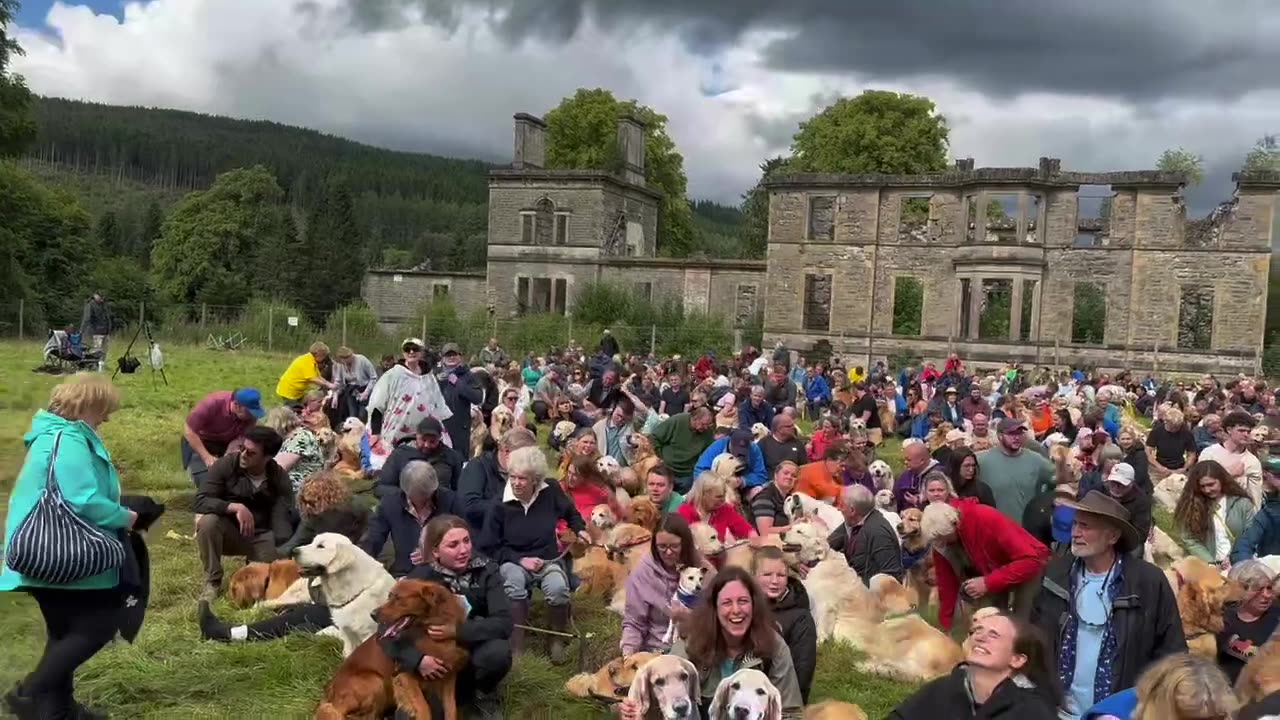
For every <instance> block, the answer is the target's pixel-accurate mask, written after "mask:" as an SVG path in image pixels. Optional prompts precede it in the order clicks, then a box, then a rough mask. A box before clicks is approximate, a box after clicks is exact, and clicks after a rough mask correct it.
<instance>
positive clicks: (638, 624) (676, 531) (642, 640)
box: [619, 513, 708, 657]
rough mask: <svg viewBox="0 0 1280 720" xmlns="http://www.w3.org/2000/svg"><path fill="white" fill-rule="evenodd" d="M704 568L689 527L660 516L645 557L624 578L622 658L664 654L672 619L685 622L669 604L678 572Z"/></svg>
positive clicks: (672, 517)
mask: <svg viewBox="0 0 1280 720" xmlns="http://www.w3.org/2000/svg"><path fill="white" fill-rule="evenodd" d="M686 567H708V563H707V562H706V560H704V559H703V558H702V556H700V555H699V554H698V549H697V547H696V546H695V545H694V542H693V535H692V533H690V532H689V523H688V522H686V521H685V519H684V518H682V517H680V516H679V515H676V514H673V513H667V514H665V515H663V516H662V520H661V521H659V523H658V528H657V530H656V531H655V532H654V533H653V535H652V536H651V537H650V539H649V553H648V554H647V555H645V556H644V557H643V558H641V560H640V564H639V565H637V566H636V569H635V570H633V571H631V573H630V574H629V575H627V581H626V596H627V602H626V605H625V607H624V609H623V611H622V640H621V641H620V642H619V647H620V649H621V650H622V656H623V657H628V656H630V655H633V654H635V653H638V652H656V653H665V652H667V651H668V650H670V649H671V639H669V638H668V637H667V628H668V627H669V626H670V623H671V620H672V618H673V617H676V619H678V620H687V619H688V617H689V611H688V609H687V608H685V607H684V606H683V605H681V604H680V603H673V602H672V601H671V598H672V597H674V596H675V593H676V588H677V587H678V586H679V584H680V570H681V569H682V568H686Z"/></svg>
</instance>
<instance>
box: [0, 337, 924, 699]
mask: <svg viewBox="0 0 1280 720" xmlns="http://www.w3.org/2000/svg"><path fill="white" fill-rule="evenodd" d="M39 357H40V346H39V345H36V344H17V343H0V368H3V370H0V500H4V501H5V502H4V504H3V506H2V507H7V497H8V495H7V493H8V491H9V489H10V488H11V487H12V484H13V479H14V477H15V476H16V474H17V472H18V470H19V468H20V467H21V464H22V459H23V445H22V435H23V434H24V433H25V432H26V431H27V429H28V428H29V425H30V419H31V415H32V413H33V412H34V411H35V410H36V409H38V408H40V407H42V406H43V405H44V403H45V402H46V400H47V398H48V393H49V389H50V388H51V387H52V386H53V385H55V384H56V383H57V382H58V378H56V377H50V376H47V375H42V374H37V373H32V372H31V368H32V367H34V366H36V365H37V364H38V363H39ZM288 359H289V358H288V357H287V356H283V355H269V354H266V353H256V352H251V353H240V354H232V353H211V352H210V351H207V350H204V349H202V348H182V347H167V348H166V360H167V364H168V367H167V369H166V372H167V374H168V377H169V385H168V386H165V385H164V384H163V383H161V382H160V380H159V376H156V378H155V380H154V382H153V378H152V377H151V374H150V370H149V369H147V368H146V367H144V368H142V369H141V370H139V372H138V374H136V375H134V376H120V377H119V378H118V379H117V381H118V384H119V386H120V387H121V389H122V393H123V395H124V407H123V409H122V410H121V411H120V412H119V413H118V414H117V415H115V416H114V417H113V418H112V419H111V421H110V422H109V423H107V424H106V425H105V426H104V427H103V430H102V434H103V437H104V439H105V441H106V444H107V447H108V448H109V449H110V451H111V453H112V456H113V458H114V460H115V462H116V465H117V467H118V468H119V471H120V476H121V478H122V481H123V483H124V486H125V489H126V491H127V492H132V493H145V494H149V495H151V496H153V497H155V498H156V499H158V500H160V501H162V502H165V503H167V504H168V512H167V513H166V515H165V516H164V517H163V518H162V519H161V521H160V522H159V523H158V524H157V526H156V527H155V528H154V529H153V530H152V531H151V532H150V536H149V539H148V541H149V546H150V549H151V555H152V562H153V569H152V595H151V605H150V609H149V611H148V614H147V622H146V625H145V626H144V627H143V630H142V634H141V636H140V637H139V638H138V642H137V643H136V644H134V645H128V644H125V643H123V642H116V643H114V644H113V645H111V646H110V647H109V648H108V649H106V650H105V651H104V652H102V653H100V654H99V655H98V656H97V657H95V658H94V659H93V660H92V661H90V662H89V663H88V664H87V665H86V666H85V667H84V668H82V670H81V672H80V675H79V676H78V679H77V691H78V697H79V699H80V700H81V701H82V702H85V703H87V704H89V705H91V706H93V707H95V708H98V709H100V710H103V711H106V712H108V713H110V714H111V715H112V716H113V717H119V718H305V717H309V716H310V714H311V712H312V710H313V709H314V707H315V705H316V704H317V703H318V702H319V700H320V698H321V695H322V692H323V689H324V686H325V683H326V682H327V681H328V680H329V677H330V676H331V675H332V673H333V671H334V669H335V668H336V667H337V666H338V664H339V661H340V659H341V655H340V647H339V645H338V644H337V642H336V641H333V640H325V639H319V638H315V637H304V636H294V637H290V638H287V639H284V640H277V641H273V642H265V643H237V644H221V643H213V642H203V641H201V640H200V638H199V632H198V630H197V627H196V622H195V611H196V596H197V594H198V593H199V590H200V580H201V577H200V567H199V560H198V558H197V555H196V549H195V544H194V541H193V540H191V539H190V535H191V533H192V515H191V500H192V494H193V493H192V488H191V485H190V481H189V480H188V479H187V476H186V475H185V473H184V472H183V471H182V468H181V466H180V463H179V452H178V441H179V437H180V433H181V428H182V421H183V418H184V416H185V415H186V413H187V411H188V410H189V409H190V407H191V406H192V405H193V404H194V403H195V402H196V401H198V400H199V399H200V398H201V397H203V396H204V395H205V394H206V393H208V392H211V391H213V390H220V389H232V388H236V387H243V386H255V387H258V388H260V389H262V390H263V394H264V395H266V396H274V393H273V391H274V388H275V382H276V379H277V378H278V376H279V374H280V372H281V371H282V370H283V368H284V366H285V364H286V363H287V362H288ZM896 449H897V448H896V445H895V446H894V448H893V449H892V450H890V452H889V453H888V454H889V455H890V457H888V458H887V459H889V460H890V462H891V463H892V464H893V465H894V466H895V469H897V468H898V466H899V463H898V458H897V453H896ZM0 512H2V511H0ZM227 562H228V563H229V564H228V568H232V567H235V566H236V565H235V563H239V560H228V561H227ZM215 610H216V611H217V612H218V613H219V614H221V615H223V616H225V617H228V618H234V619H239V620H251V619H254V618H255V615H254V613H255V611H252V610H246V611H239V612H237V611H234V610H232V609H231V608H230V607H229V606H227V605H226V604H225V602H222V601H220V602H219V603H218V605H217V606H216V607H215ZM574 614H575V618H576V622H577V624H578V626H579V628H580V629H581V630H582V631H583V632H584V633H586V637H587V640H586V644H587V648H586V655H587V658H588V665H589V666H590V667H591V668H592V669H594V668H595V667H598V666H599V665H601V664H603V663H604V662H605V661H606V660H608V659H609V658H611V657H613V656H614V655H616V652H617V641H618V633H619V630H618V618H617V616H616V615H613V614H611V613H608V612H607V611H605V610H604V609H603V608H601V607H600V606H599V605H596V604H589V603H585V602H576V603H575V608H574ZM535 620H536V618H535ZM0 637H2V638H4V639H5V640H6V642H5V648H4V652H3V656H4V662H0V691H4V690H7V689H8V688H9V687H10V686H12V685H13V683H14V682H16V681H17V680H18V679H19V678H20V677H21V676H22V675H23V674H25V673H26V672H27V671H28V670H29V669H30V668H31V667H33V666H34V665H35V663H36V661H37V659H38V658H39V655H40V651H41V648H42V647H43V641H44V628H43V623H42V621H41V619H40V615H39V612H38V611H37V609H36V607H35V604H34V603H33V602H31V601H30V600H29V599H28V598H27V597H26V596H25V595H22V594H19V593H0ZM530 649H531V652H529V653H527V654H526V655H524V656H523V657H521V658H520V659H519V660H518V661H517V663H516V668H515V670H514V671H513V672H512V675H511V677H510V678H509V679H508V682H507V684H506V686H505V687H506V703H505V709H506V716H507V717H509V718H520V719H521V720H541V719H544V718H547V719H550V718H555V720H579V719H581V720H587V719H588V718H599V717H602V716H605V714H606V713H605V710H604V709H603V707H602V706H599V705H594V704H590V703H586V702H582V701H578V700H576V699H573V698H570V697H568V696H566V695H565V693H564V690H563V687H562V686H563V683H564V680H565V679H567V678H568V677H569V675H571V674H572V673H573V672H576V669H573V668H570V667H564V668H559V667H554V666H552V665H551V664H550V663H549V662H548V661H547V660H546V658H545V655H543V654H541V653H542V647H541V644H540V643H539V642H538V641H537V640H536V639H531V641H530ZM573 649H574V650H576V648H573ZM855 660H856V653H855V651H854V650H852V649H851V648H849V647H848V646H841V645H835V644H827V645H825V646H823V647H822V648H821V650H820V652H819V662H818V673H817V678H816V680H815V684H814V689H813V693H812V699H813V700H814V701H817V700H822V699H827V698H837V699H841V700H846V701H849V702H855V703H858V704H859V705H861V706H862V708H863V709H864V710H865V711H866V712H867V714H868V716H869V717H871V718H880V717H884V716H885V715H886V714H887V713H888V711H889V710H890V709H892V708H893V707H894V706H895V705H896V704H897V703H898V702H899V701H901V700H902V699H903V698H904V697H906V696H907V695H908V694H909V693H910V692H911V690H912V688H911V687H910V686H906V685H902V684H899V683H895V682H890V681H886V680H882V679H879V678H875V677H871V676H867V675H862V674H859V673H856V672H854V671H853V669H852V668H853V664H854V661H855Z"/></svg>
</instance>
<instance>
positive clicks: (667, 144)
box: [544, 88, 693, 257]
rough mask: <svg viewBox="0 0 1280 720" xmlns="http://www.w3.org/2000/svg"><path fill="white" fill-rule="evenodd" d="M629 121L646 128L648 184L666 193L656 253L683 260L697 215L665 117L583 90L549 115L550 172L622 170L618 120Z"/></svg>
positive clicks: (602, 92)
mask: <svg viewBox="0 0 1280 720" xmlns="http://www.w3.org/2000/svg"><path fill="white" fill-rule="evenodd" d="M624 115H631V116H632V117H635V118H636V119H638V120H640V121H641V122H643V123H644V125H645V159H644V175H645V181H646V183H647V184H648V185H649V186H650V187H652V188H654V189H655V190H658V191H660V192H662V194H663V196H664V197H663V200H662V204H661V208H660V213H659V217H658V238H657V241H658V251H659V252H660V253H661V254H663V255H669V256H673V257H683V256H685V255H688V254H689V250H690V247H691V245H692V242H693V211H692V210H691V209H690V207H689V201H688V198H687V197H686V192H687V190H688V185H689V180H688V178H687V177H686V176H685V173H684V157H683V156H682V155H681V154H680V153H679V152H678V151H677V150H676V144H675V142H674V141H673V140H672V139H671V136H670V135H668V134H667V116H666V115H663V114H661V113H658V112H656V111H654V110H653V109H652V108H649V107H646V106H644V105H641V104H639V103H638V102H636V101H635V100H625V101H623V100H619V99H617V98H616V97H614V95H613V93H611V92H609V91H608V90H605V89H603V88H596V89H593V90H588V89H586V88H579V89H578V91H577V92H576V93H574V95H573V96H572V97H567V98H565V99H564V100H561V101H560V104H559V105H557V106H556V107H555V108H554V109H552V110H550V111H549V112H547V114H546V116H545V117H544V120H545V121H546V123H547V166H548V167H550V168H570V169H579V170H589V169H594V170H611V171H616V170H618V169H620V168H621V164H622V158H621V156H620V154H619V152H618V120H619V118H621V117H623V116H624Z"/></svg>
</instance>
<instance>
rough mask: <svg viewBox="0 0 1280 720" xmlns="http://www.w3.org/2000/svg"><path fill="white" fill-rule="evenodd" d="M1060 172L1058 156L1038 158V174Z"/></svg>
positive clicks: (1060, 165)
mask: <svg viewBox="0 0 1280 720" xmlns="http://www.w3.org/2000/svg"><path fill="white" fill-rule="evenodd" d="M1061 172H1062V161H1061V160H1059V159H1058V158H1051V157H1042V158H1040V174H1041V175H1057V174H1059V173H1061Z"/></svg>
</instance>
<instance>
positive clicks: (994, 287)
mask: <svg viewBox="0 0 1280 720" xmlns="http://www.w3.org/2000/svg"><path fill="white" fill-rule="evenodd" d="M1012 303H1013V281H1012V280H1008V279H995V280H983V281H982V305H981V306H980V308H979V312H978V338H979V339H984V340H985V339H992V340H1007V339H1009V318H1010V315H1009V308H1010V306H1011V304H1012Z"/></svg>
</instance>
